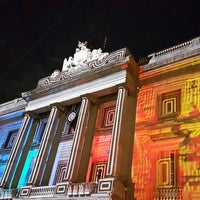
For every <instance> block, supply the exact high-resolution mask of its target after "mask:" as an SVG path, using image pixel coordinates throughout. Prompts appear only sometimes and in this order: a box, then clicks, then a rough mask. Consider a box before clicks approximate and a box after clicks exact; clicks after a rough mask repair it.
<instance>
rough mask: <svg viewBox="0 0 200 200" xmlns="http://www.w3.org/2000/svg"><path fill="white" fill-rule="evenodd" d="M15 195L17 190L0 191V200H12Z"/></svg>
mask: <svg viewBox="0 0 200 200" xmlns="http://www.w3.org/2000/svg"><path fill="white" fill-rule="evenodd" d="M16 195H17V189H0V199H6V200H8V199H12V198H13V197H15V196H16Z"/></svg>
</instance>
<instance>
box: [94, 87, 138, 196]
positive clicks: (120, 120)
mask: <svg viewBox="0 0 200 200" xmlns="http://www.w3.org/2000/svg"><path fill="white" fill-rule="evenodd" d="M136 98H137V94H136V92H135V93H134V94H130V93H129V91H128V90H127V89H126V88H125V87H123V86H120V87H119V88H118V95H117V102H116V111H115V119H114V123H113V129H112V136H111V144H110V151H109V158H108V166H107V171H106V178H104V179H101V180H100V181H99V186H98V193H105V192H108V193H110V194H111V198H112V199H115V200H116V199H132V198H133V184H132V181H131V166H132V155H133V154H132V152H133V139H134V121H135V112H136Z"/></svg>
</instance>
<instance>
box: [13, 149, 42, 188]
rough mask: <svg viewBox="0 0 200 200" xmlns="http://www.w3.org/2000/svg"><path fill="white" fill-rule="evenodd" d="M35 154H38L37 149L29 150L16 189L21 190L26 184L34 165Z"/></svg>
mask: <svg viewBox="0 0 200 200" xmlns="http://www.w3.org/2000/svg"><path fill="white" fill-rule="evenodd" d="M37 153H38V148H34V149H31V150H29V152H28V155H27V158H26V162H25V164H24V168H23V173H22V174H21V177H20V179H19V182H18V186H17V188H21V187H23V186H25V185H26V184H27V182H28V179H29V176H30V174H31V172H32V170H33V166H34V164H35V159H36V156H37Z"/></svg>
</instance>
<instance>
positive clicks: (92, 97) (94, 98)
mask: <svg viewBox="0 0 200 200" xmlns="http://www.w3.org/2000/svg"><path fill="white" fill-rule="evenodd" d="M81 97H82V100H84V99H88V100H89V101H91V103H93V104H95V103H96V102H97V101H98V98H96V97H94V95H92V94H85V95H84V96H81Z"/></svg>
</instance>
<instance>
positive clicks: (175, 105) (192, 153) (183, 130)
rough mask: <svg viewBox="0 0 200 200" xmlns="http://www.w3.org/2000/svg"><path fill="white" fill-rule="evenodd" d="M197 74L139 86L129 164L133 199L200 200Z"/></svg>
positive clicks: (199, 135) (199, 133)
mask: <svg viewBox="0 0 200 200" xmlns="http://www.w3.org/2000/svg"><path fill="white" fill-rule="evenodd" d="M149 74H151V72H149ZM199 75H200V74H199V73H192V74H188V75H184V76H179V77H176V78H173V77H169V78H168V77H167V76H166V77H165V79H164V76H163V80H160V81H158V82H154V83H152V84H147V85H143V86H142V87H141V88H140V92H139V95H138V102H137V115H136V118H137V120H136V132H135V141H134V155H133V165H132V166H133V167H132V180H133V182H134V183H135V194H134V196H135V198H136V199H137V200H146V199H151V200H155V199H156V200H157V199H164V200H166V199H177V200H182V199H185V200H186V199H187V200H197V199H200V123H199V122H200V78H199V77H200V76H199ZM151 76H152V79H153V76H154V74H153V72H152V74H151ZM149 77H150V75H149ZM191 77H192V78H191Z"/></svg>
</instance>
